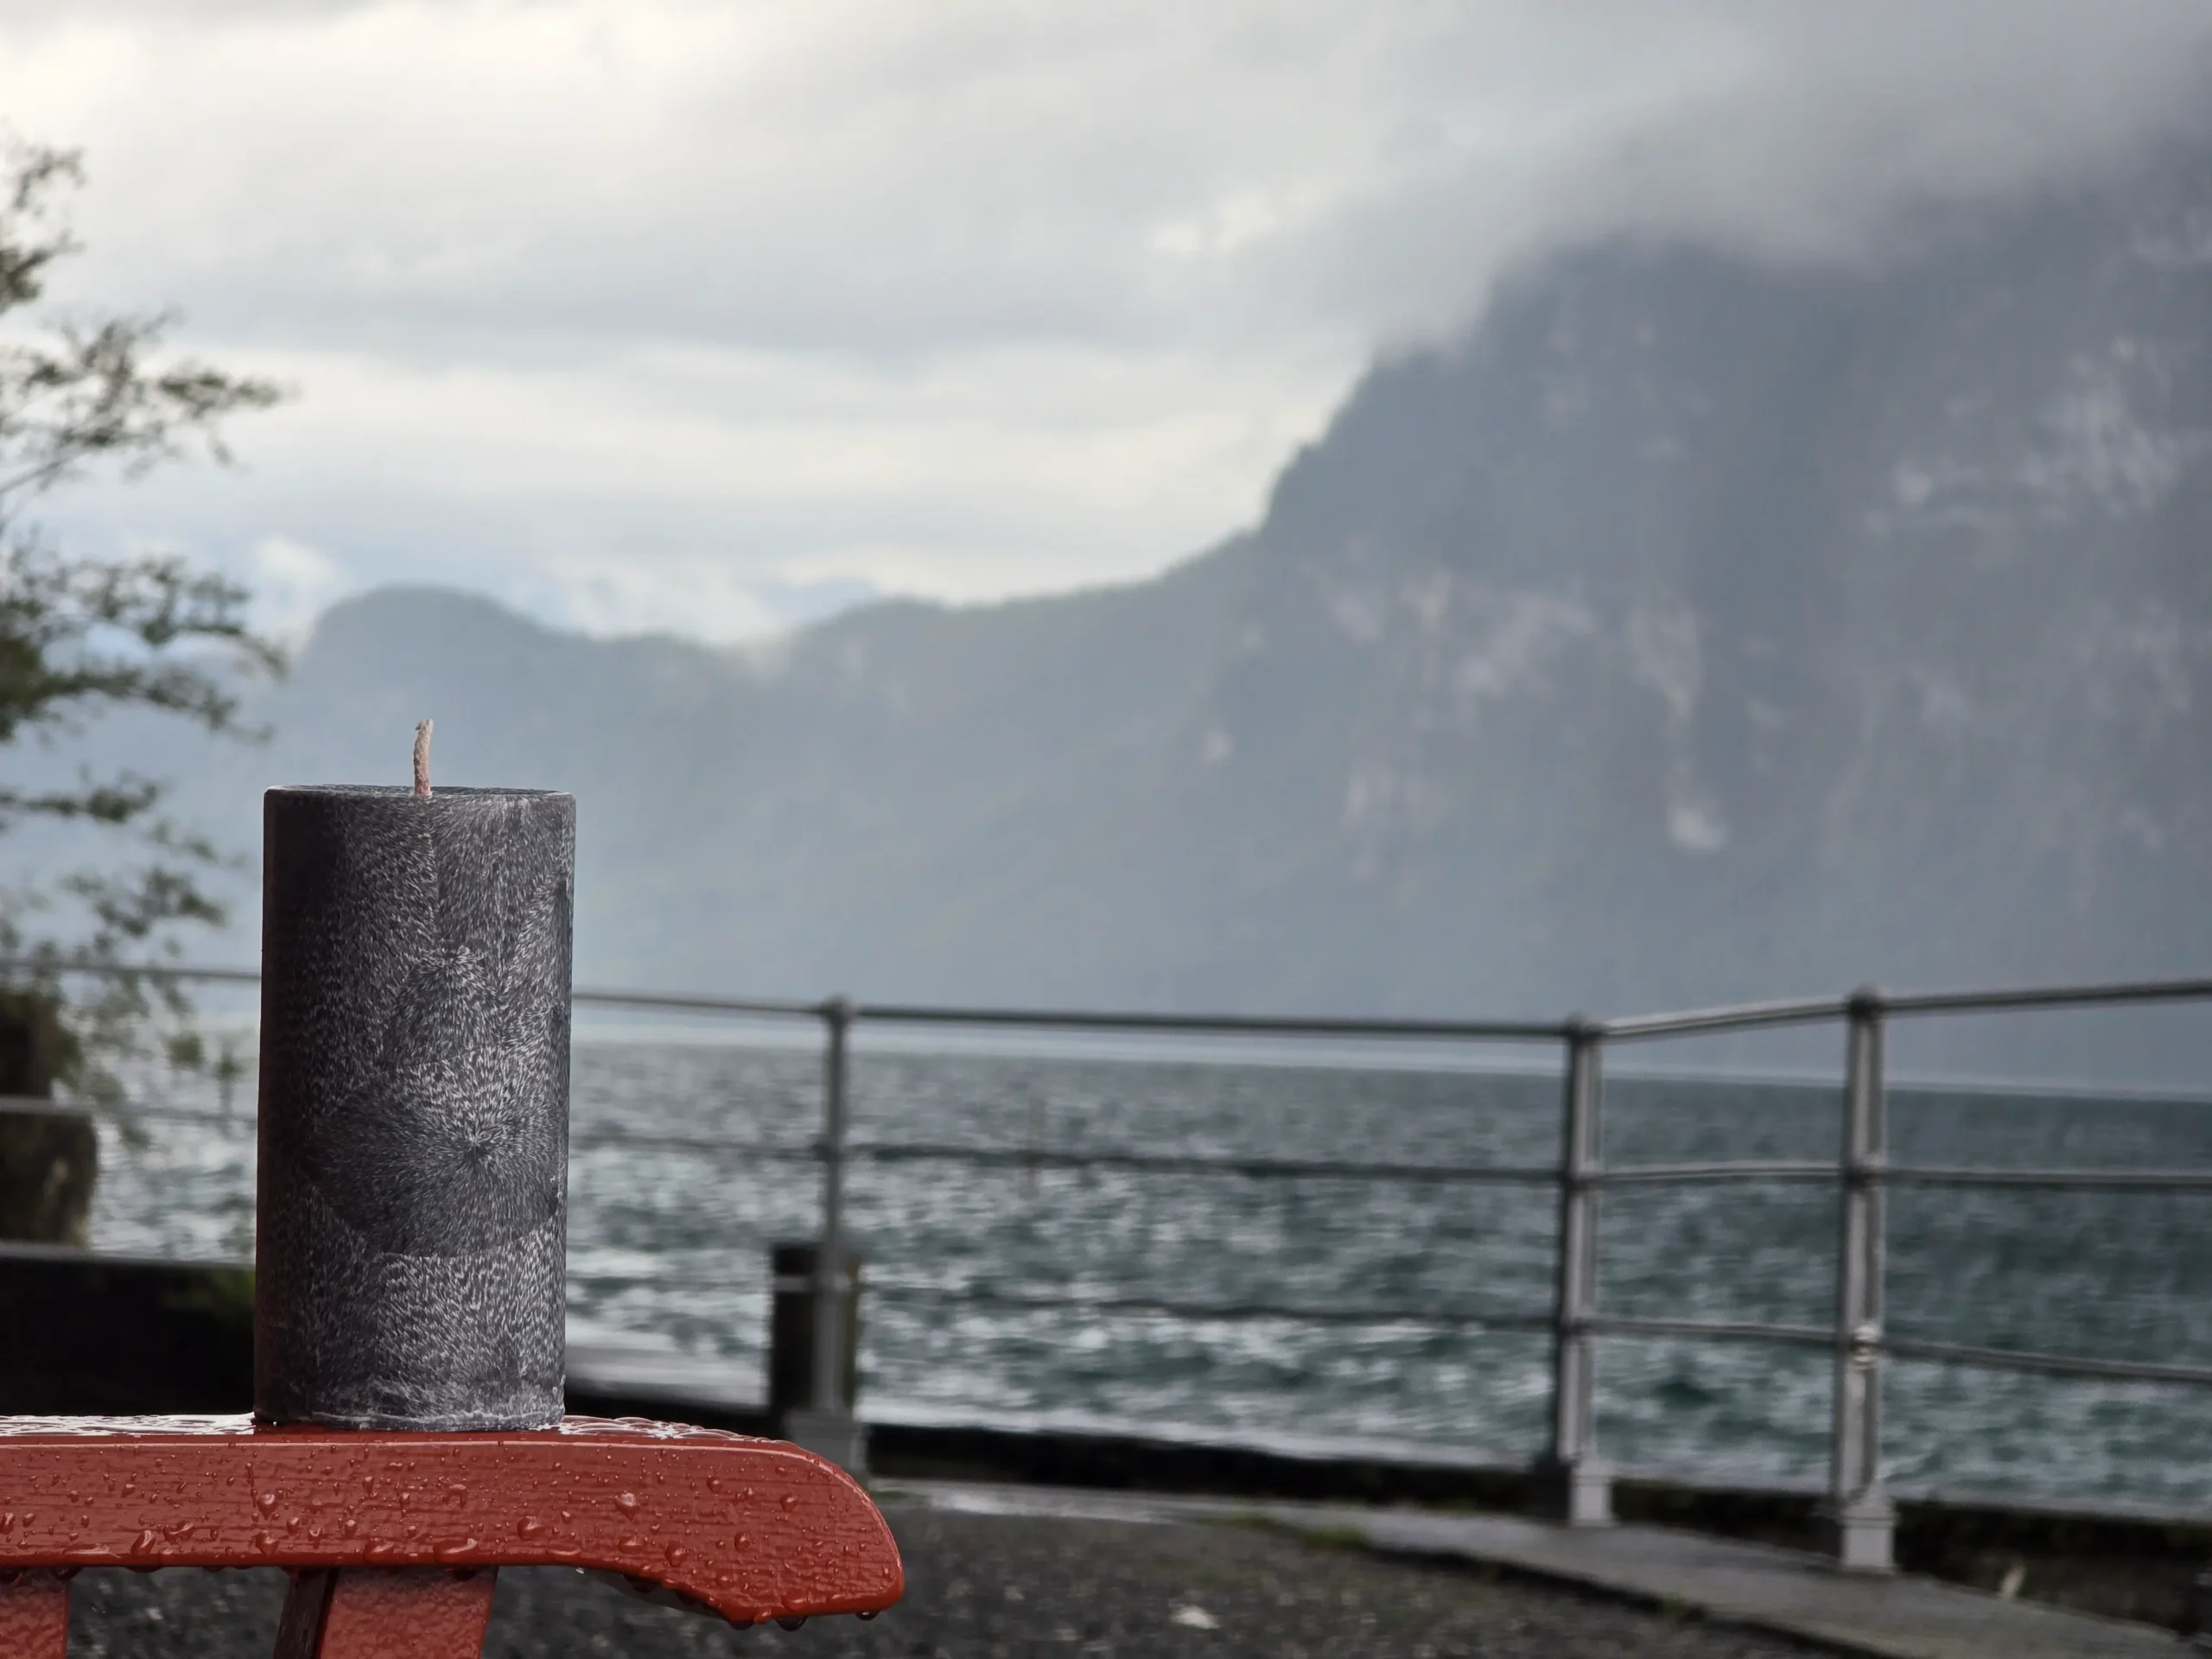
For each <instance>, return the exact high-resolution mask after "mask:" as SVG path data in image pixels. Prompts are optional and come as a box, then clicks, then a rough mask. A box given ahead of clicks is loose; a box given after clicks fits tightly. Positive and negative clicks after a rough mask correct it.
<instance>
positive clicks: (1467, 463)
mask: <svg viewBox="0 0 2212 1659" xmlns="http://www.w3.org/2000/svg"><path fill="white" fill-rule="evenodd" d="M264 713H265V715H266V717H267V718H268V719H270V721H273V722H274V724H275V726H276V728H277V733H278V736H277V740H276V741H275V742H274V743H273V744H271V745H270V746H269V747H266V748H264V749H260V750H255V751H251V752H224V753H210V754H208V755H207V758H206V759H205V760H200V759H197V758H194V759H192V760H190V761H189V763H188V767H187V770H188V771H189V772H190V774H191V776H190V780H189V782H188V785H187V786H186V789H185V792H184V796H183V798H182V802H181V804H185V805H186V806H188V808H189V809H190V810H193V811H194V813H195V814H196V816H198V817H200V819H201V820H202V821H203V822H205V823H209V824H210V825H211V826H213V827H214V828H216V829H219V831H221V832H222V833H223V834H224V835H225V836H226V837H227V838H228V839H230V840H231V841H232V842H236V843H238V844H239V845H241V846H251V845H253V844H255V843H256V842H257V804H256V801H255V791H256V790H257V788H258V787H259V786H260V785H262V784H264V783H266V782H270V781H277V780H313V779H372V778H390V779H391V780H393V781H394V782H398V781H401V780H402V779H404V765H405V760H406V750H407V743H408V738H409V734H410V728H411V726H412V723H413V721H415V720H416V718H417V717H418V716H419V715H422V714H424V713H429V714H433V715H435V716H436V718H437V721H438V750H437V753H438V761H439V772H440V776H441V777H442V779H446V780H448V781H451V782H456V783H463V782H465V783H493V782H498V783H510V784H545V785H559V786H561V787H564V788H569V789H572V790H574V791H575V793H576V795H577V798H578V802H579V814H580V836H581V858H582V869H581V872H580V876H579V891H578V899H579V905H578V930H579V931H578V946H579V959H578V960H579V974H580V976H581V977H582V978H584V979H587V980H590V981H595V982H623V983H632V984H652V985H660V986H699V987H719V988H732V989H740V988H741V989H747V990H753V991H763V992H785V993H805V994H814V993H817V992H823V991H827V990H830V989H833V988H842V989H847V990H850V991H854V992H856V993H859V994H861V995H874V996H900V997H927V998H963V999H965V998H978V999H990V1000H998V1001H1014V1002H1022V1003H1098V1004H1113V1005H1143V1006H1157V1007H1219V1008H1246V1009H1314V1010H1321V1009H1326V1010H1341V1011H1347V1012H1383V1011H1426V1012H1434V1013H1478V1012H1480V1013H1489V1012H1499V1013H1504V1012H1536V1013H1557V1012H1560V1011H1562V1010H1564V1009H1566V1008H1567V1007H1592V1008H1595V1009H1599V1010H1624V1009H1630V1008H1639V1007H1656V1006H1662V1005H1670V1004H1681V1003H1688V1002H1698V1001H1707V1000H1713V999H1722V998H1735V997H1741V996H1751V995H1777V994H1783V993H1789V992H1798V991H1806V990H1831V989H1840V988H1843V987H1845V986H1847V985H1849V984H1851V983H1854V982H1859V981H1861V980H1865V979H1866V978H1869V977H1878V978H1880V979H1882V980H1884V981H1885V982H1891V983H1897V984H1906V983H1910V984H1915V985H1922V984H1936V983H1954V982H1992V981H1994V982H2019V981H2028V980H2038V979H2045V978H2056V977H2067V976H2091V977H2097V976H2148V975H2158V974H2165V973H2183V972H2195V973H2205V972H2212V902H2208V901H2212V769H2209V768H2208V762H2212V164H2208V162H2207V161H2206V158H2204V157H2203V156H2185V157H2180V158H2169V159H2167V160H2165V161H2164V162H2161V163H2160V164H2158V166H2156V167H2154V168H2149V169H2147V170H2145V172H2143V173H2142V174H2140V175H2138V176H2137V177H2135V178H2134V179H2133V180H2132V181H2128V182H2127V183H2126V184H2125V185H2123V186H2118V187H2111V188H2105V189H2102V190H2100V191H2098V192H2096V193H2094V194H2080V195H2075V196H2070V197H2050V198H2044V199H2040V200H2035V201H2033V202H2029V203H2025V204H2016V205H2013V206H2011V207H2005V208H2003V209H1991V210H1989V211H1987V212H1986V213H1982V214H1981V215H1980V216H1979V217H1976V218H1973V219H1964V218H1961V219H1953V220H1950V221H1947V222H1942V223H1931V224H1929V225H1927V226H1924V227H1923V233H1922V234H1921V236H1920V238H1918V242H1917V245H1916V247H1915V248H1913V249H1912V250H1911V251H1909V252H1901V253H1898V254H1897V255H1895V256H1894V257H1891V258H1890V259H1889V260H1887V261H1886V262H1884V263H1882V264H1878V265H1869V266H1867V267H1865V268H1859V269H1851V270H1840V269H1834V268H1791V267H1777V266H1772V265H1763V264H1754V263H1750V262H1747V261H1745V260H1743V259H1739V258H1736V257H1731V256H1728V255H1726V254H1725V253H1720V252H1716V251H1709V250H1703V249H1700V248H1697V247H1693V246H1685V245H1654V244H1637V243H1622V242H1609V243H1606V244H1604V245H1596V246H1590V247H1585V248H1580V249H1576V250H1571V251H1567V252H1564V253H1562V254H1560V255H1558V256H1556V257H1552V258H1550V259H1548V261H1547V262H1545V263H1543V264H1541V265H1540V266H1536V267H1534V268H1532V269H1529V270H1527V271H1525V272H1524V273H1523V274H1522V276H1521V277H1520V278H1519V279H1518V280H1517V281H1516V282H1515V283H1512V284H1511V285H1510V286H1509V287H1508V288H1507V289H1505V290H1504V291H1503V293H1502V294H1501V295H1500V296H1499V297H1498V298H1497V301H1496V302H1495V303H1494V304H1493V305H1492V306H1491V308H1490V309H1489V311H1488V312H1487V314H1486V315H1484V318H1483V319H1482V321H1481V322H1480V323H1479V325H1478V327H1475V329H1474V330H1473V331H1472V332H1471V334H1470V335H1469V336H1468V337H1467V338H1466V339H1465V340H1463V341H1461V342H1460V343H1459V344H1458V345H1457V346H1454V347H1452V348H1451V349H1448V350H1434V351H1423V352H1417V353H1407V354H1404V355H1402V356H1398V357H1395V358H1394V359H1389V360H1387V361H1384V362H1382V363H1380V364H1378V365H1376V367H1375V368H1374V370H1373V371H1372V372H1370V374H1369V375H1368V376H1367V377H1366V378H1365V379H1364V380H1363V382H1362V384H1361V385H1359V386H1358V387H1357V390H1356V391H1354V392H1353V394H1352V395H1351V398H1350V400H1349V401H1348V403H1347V404H1346V405H1345V406H1344V409H1343V410H1342V411H1341V412H1340V414H1339V415H1338V417H1337V418H1336V420H1335V422H1334V423H1333V424H1332V426H1331V428H1330V429H1329V430H1328V431H1327V433H1326V434H1325V436H1323V437H1322V438H1321V439H1320V440H1319V442H1316V443H1315V444H1313V446H1311V447H1310V448H1308V449H1307V450H1306V451H1305V452H1304V453H1302V454H1300V455H1298V456H1297V457H1296V458H1295V459H1294V461H1292V462H1291V463H1290V464H1289V465H1288V467H1287V468H1286V469H1285V471H1284V473H1283V474H1282V475H1281V479H1280V480H1279V482H1278V484H1277V486H1276V487H1275V489H1274V494H1273V498H1272V499H1271V501H1270V503H1269V505H1268V510H1267V512H1266V515H1265V517H1264V518H1263V520H1262V522H1261V523H1260V524H1257V525H1256V526H1255V528H1254V529H1253V530H1252V531H1250V532H1249V534H1247V535H1244V536H1241V537H1237V538H1236V539H1234V540H1232V541H1230V543H1227V544H1225V545H1224V546H1222V547H1219V548H1217V549H1216V550H1213V551H1211V552H1209V553H1207V554H1205V555H1204V556H1200V557H1198V558H1196V559H1193V560H1192V561H1191V562H1189V563H1186V564H1184V565H1182V566H1180V567H1179V568H1178V569H1174V570H1173V571H1171V572H1170V573H1168V574H1167V575H1165V576H1163V577H1161V578H1160V579H1159V580H1157V581H1154V582H1147V583H1144V584H1141V585H1139V586H1135V587H1129V588H1118V589H1113V590H1109V591H1099V592H1091V593H1084V594H1073V595H1069V596H1065V597H1059V598H1053V599H1047V600H1039V601H1024V602H1020V603H1014V604H1006V605H1000V606H995V607H984V608H974V609H946V608H940V607H933V606H928V605H922V604H884V605H876V606H872V607H867V608H864V609H861V610H859V611H856V612H854V613H849V614H847V615H844V616H842V617H840V618H837V619H835V620H831V621H829V622H827V623H824V624H821V625H818V626H814V627H811V628H810V629H808V630H806V631H804V632H801V633H799V634H798V635H796V636H794V637H792V638H791V639H787V640H785V641H783V642H781V643H779V645H776V646H774V647H772V648H764V649H759V650H753V651H747V652H728V651H716V650H710V649H708V648H704V647H702V646H697V645H689V644H683V643H679V642H677V641H673V640H669V639H631V640H622V641H616V642H607V641H595V640H590V639H582V638H576V637H569V636H564V635H560V634H556V633H552V632H547V631H545V630H543V629H541V628H539V627H537V626H534V625H532V624H531V623H529V622H526V621H524V620H520V619H518V618H517V617H515V616H512V615H511V614H507V613H503V612H501V611H499V610H498V609H497V608H495V607H493V606H492V605H490V604H488V603H486V602H484V601H477V600H474V599H468V598H464V597H461V596H458V595H455V594H444V593H438V592H431V591H423V590H409V591H397V590H395V591H387V592H383V593H378V594H371V595H368V596H366V597H365V598H362V599H359V600H356V601H352V602H349V603H346V604H344V605H341V606H340V607H337V608H336V609H334V611H332V612H331V613H329V614H328V615H327V617H326V618H325V619H324V620H323V621H322V623H321V626H320V627H319V629H318V630H317V632H315V636H314V638H313V639H312V641H311V643H310V644H309V645H308V647H307V648H306V650H305V651H304V652H303V653H302V656H301V658H300V660H299V662H298V664H297V666H296V672H295V674H294V677H293V678H292V680H291V681H290V683H289V684H288V685H287V686H286V687H284V688H283V690H281V691H279V692H277V693H276V694H274V695H273V696H271V697H270V698H269V699H268V701H267V706H266V708H265V710H264ZM139 741H141V739H140V738H135V737H133V736H132V735H131V734H130V732H129V731H128V730H124V731H122V732H119V733H118V734H116V735H115V736H114V738H113V740H112V743H113V745H114V746H119V747H120V748H124V749H127V748H129V747H132V746H133V745H134V744H135V743H137V742H139ZM179 753H181V752H180V751H179V750H177V748H176V747H175V744H174V740H173V739H172V740H170V741H168V745H167V747H165V748H164V749H163V750H162V755H163V756H164V757H165V758H168V760H169V764H168V766H165V767H163V768H162V769H163V770H167V771H169V772H175V771H176V770H177V769H178V765H179V762H178V761H177V760H175V757H176V756H177V755H178V754H179ZM193 753H194V756H195V757H196V756H197V754H198V751H197V750H194V751H193ZM250 940H251V933H250V932H249V933H247V934H246V935H245V936H244V939H243V941H242V942H240V943H239V944H238V948H237V949H236V950H232V951H231V952H229V953H228V954H231V955H233V956H237V955H241V954H244V953H245V951H246V950H250Z"/></svg>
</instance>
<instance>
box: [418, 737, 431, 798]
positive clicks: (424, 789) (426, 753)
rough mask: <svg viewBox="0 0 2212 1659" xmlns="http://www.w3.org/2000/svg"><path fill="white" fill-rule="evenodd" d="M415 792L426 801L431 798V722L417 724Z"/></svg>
mask: <svg viewBox="0 0 2212 1659" xmlns="http://www.w3.org/2000/svg"><path fill="white" fill-rule="evenodd" d="M415 792H416V795H418V796H420V797H421V798H423V799H424V800H426V801H427V800H429V798H430V722H429V721H427V720H418V721H416V722H415Z"/></svg>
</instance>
